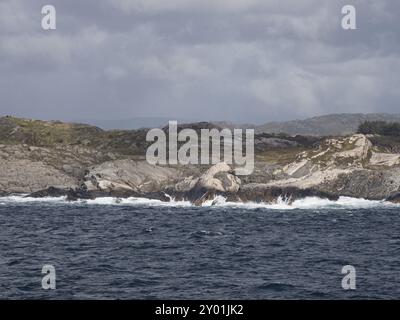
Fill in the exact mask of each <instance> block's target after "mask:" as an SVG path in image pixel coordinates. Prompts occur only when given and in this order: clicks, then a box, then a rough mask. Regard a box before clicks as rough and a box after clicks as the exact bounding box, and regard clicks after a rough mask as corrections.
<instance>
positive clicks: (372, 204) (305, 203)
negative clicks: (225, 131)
mask: <svg viewBox="0 0 400 320" xmlns="http://www.w3.org/2000/svg"><path fill="white" fill-rule="evenodd" d="M204 206H216V207H237V208H247V209H257V208H267V209H275V210H293V209H368V208H379V207H380V208H390V207H399V205H398V204H395V203H391V202H387V201H383V200H382V201H373V200H366V199H361V198H350V197H339V199H338V200H336V201H333V200H328V199H322V198H318V197H307V198H304V199H299V200H295V201H293V202H292V203H290V202H289V201H288V200H287V199H283V198H282V197H279V198H278V200H277V201H276V202H275V203H255V202H248V203H237V202H227V201H226V199H225V198H224V197H222V196H218V197H216V198H215V199H214V200H210V201H207V202H205V203H204Z"/></svg>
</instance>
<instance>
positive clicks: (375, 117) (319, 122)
mask: <svg viewBox="0 0 400 320" xmlns="http://www.w3.org/2000/svg"><path fill="white" fill-rule="evenodd" d="M363 121H389V122H400V114H387V113H371V114H362V113H354V114H353V113H343V114H331V115H325V116H319V117H313V118H309V119H305V120H293V121H287V122H269V123H266V124H264V125H261V126H257V127H256V132H258V133H261V132H265V133H287V134H289V135H297V134H299V135H313V136H329V135H347V134H351V133H354V132H356V131H357V128H358V126H359V125H360V123H362V122H363Z"/></svg>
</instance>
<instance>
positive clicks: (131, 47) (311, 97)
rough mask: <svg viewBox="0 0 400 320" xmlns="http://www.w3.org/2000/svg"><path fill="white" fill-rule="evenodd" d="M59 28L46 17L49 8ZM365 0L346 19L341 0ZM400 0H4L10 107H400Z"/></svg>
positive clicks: (217, 111) (350, 0)
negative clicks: (345, 24) (350, 21)
mask: <svg viewBox="0 0 400 320" xmlns="http://www.w3.org/2000/svg"><path fill="white" fill-rule="evenodd" d="M46 4H52V5H54V6H55V8H56V10H57V29H56V30H52V31H44V30H42V28H41V19H42V14H41V9H42V6H43V5H46ZM346 4H351V5H354V6H355V7H356V9H357V30H343V29H342V27H341V19H342V14H341V8H342V6H343V5H346ZM399 17H400V2H399V1H393V0H380V1H376V0H345V1H342V0H279V1H278V0H46V1H39V0H0V97H1V98H0V99H1V100H0V115H5V114H12V115H16V116H23V117H33V118H42V119H62V120H80V119H96V120H97V119H116V120H118V119H129V118H135V117H165V118H168V119H196V120H226V121H235V122H253V123H263V122H268V121H273V120H286V119H296V118H306V117H309V116H314V115H321V114H328V113H339V112H363V113H367V112H389V113H395V112H400V106H399V103H398V101H399V98H400V19H399Z"/></svg>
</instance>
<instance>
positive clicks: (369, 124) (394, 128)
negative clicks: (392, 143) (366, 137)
mask: <svg viewBox="0 0 400 320" xmlns="http://www.w3.org/2000/svg"><path fill="white" fill-rule="evenodd" d="M357 132H358V133H362V134H379V135H382V136H389V137H400V123H398V122H385V121H364V122H363V123H361V124H360V126H359V127H358V131H357Z"/></svg>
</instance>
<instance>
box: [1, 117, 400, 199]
mask: <svg viewBox="0 0 400 320" xmlns="http://www.w3.org/2000/svg"><path fill="white" fill-rule="evenodd" d="M202 125H203V124H201V126H202ZM201 126H199V127H198V128H197V129H199V128H200V127H201ZM144 140H145V131H140V130H138V131H126V132H125V131H112V132H106V131H103V130H101V129H98V128H95V127H90V126H86V125H70V124H63V123H59V122H43V121H30V120H23V119H16V118H0V190H1V191H0V196H2V195H7V194H10V193H22V194H31V196H34V197H45V196H66V197H67V199H69V200H77V199H93V198H96V197H103V196H113V197H132V196H135V197H136V196H137V197H139V196H140V197H148V198H152V199H159V200H162V201H169V200H170V198H171V197H172V198H175V199H178V200H179V199H185V200H189V201H191V202H193V203H194V204H196V205H201V204H202V203H204V202H205V201H207V200H212V199H213V198H214V197H215V196H217V195H222V196H224V197H226V198H227V199H228V200H230V201H241V202H249V201H252V202H260V201H263V202H274V201H277V199H279V198H284V199H286V200H287V201H293V200H296V199H299V198H302V197H309V196H316V197H321V198H327V199H337V197H339V196H349V197H355V198H365V199H373V200H383V199H387V200H388V201H393V202H400V200H399V198H400V197H399V194H400V153H397V152H396V150H400V140H399V139H394V138H393V139H391V138H388V137H381V136H377V135H374V136H372V135H368V136H367V135H361V134H355V135H351V136H348V137H336V138H335V137H329V138H321V137H301V136H296V137H287V136H284V135H279V136H271V135H269V134H265V133H262V134H260V135H258V136H256V137H255V144H256V148H255V149H256V158H255V170H254V172H253V173H252V174H251V175H248V176H241V178H240V179H239V178H238V177H237V176H236V175H235V168H234V166H230V165H228V164H226V163H223V162H221V163H218V164H215V165H212V166H211V165H210V166H184V165H174V166H154V165H150V164H148V163H147V162H146V161H145V158H144V156H143V154H144V153H143V151H144V150H145V146H146V144H145V143H144V142H143V141H144Z"/></svg>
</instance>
